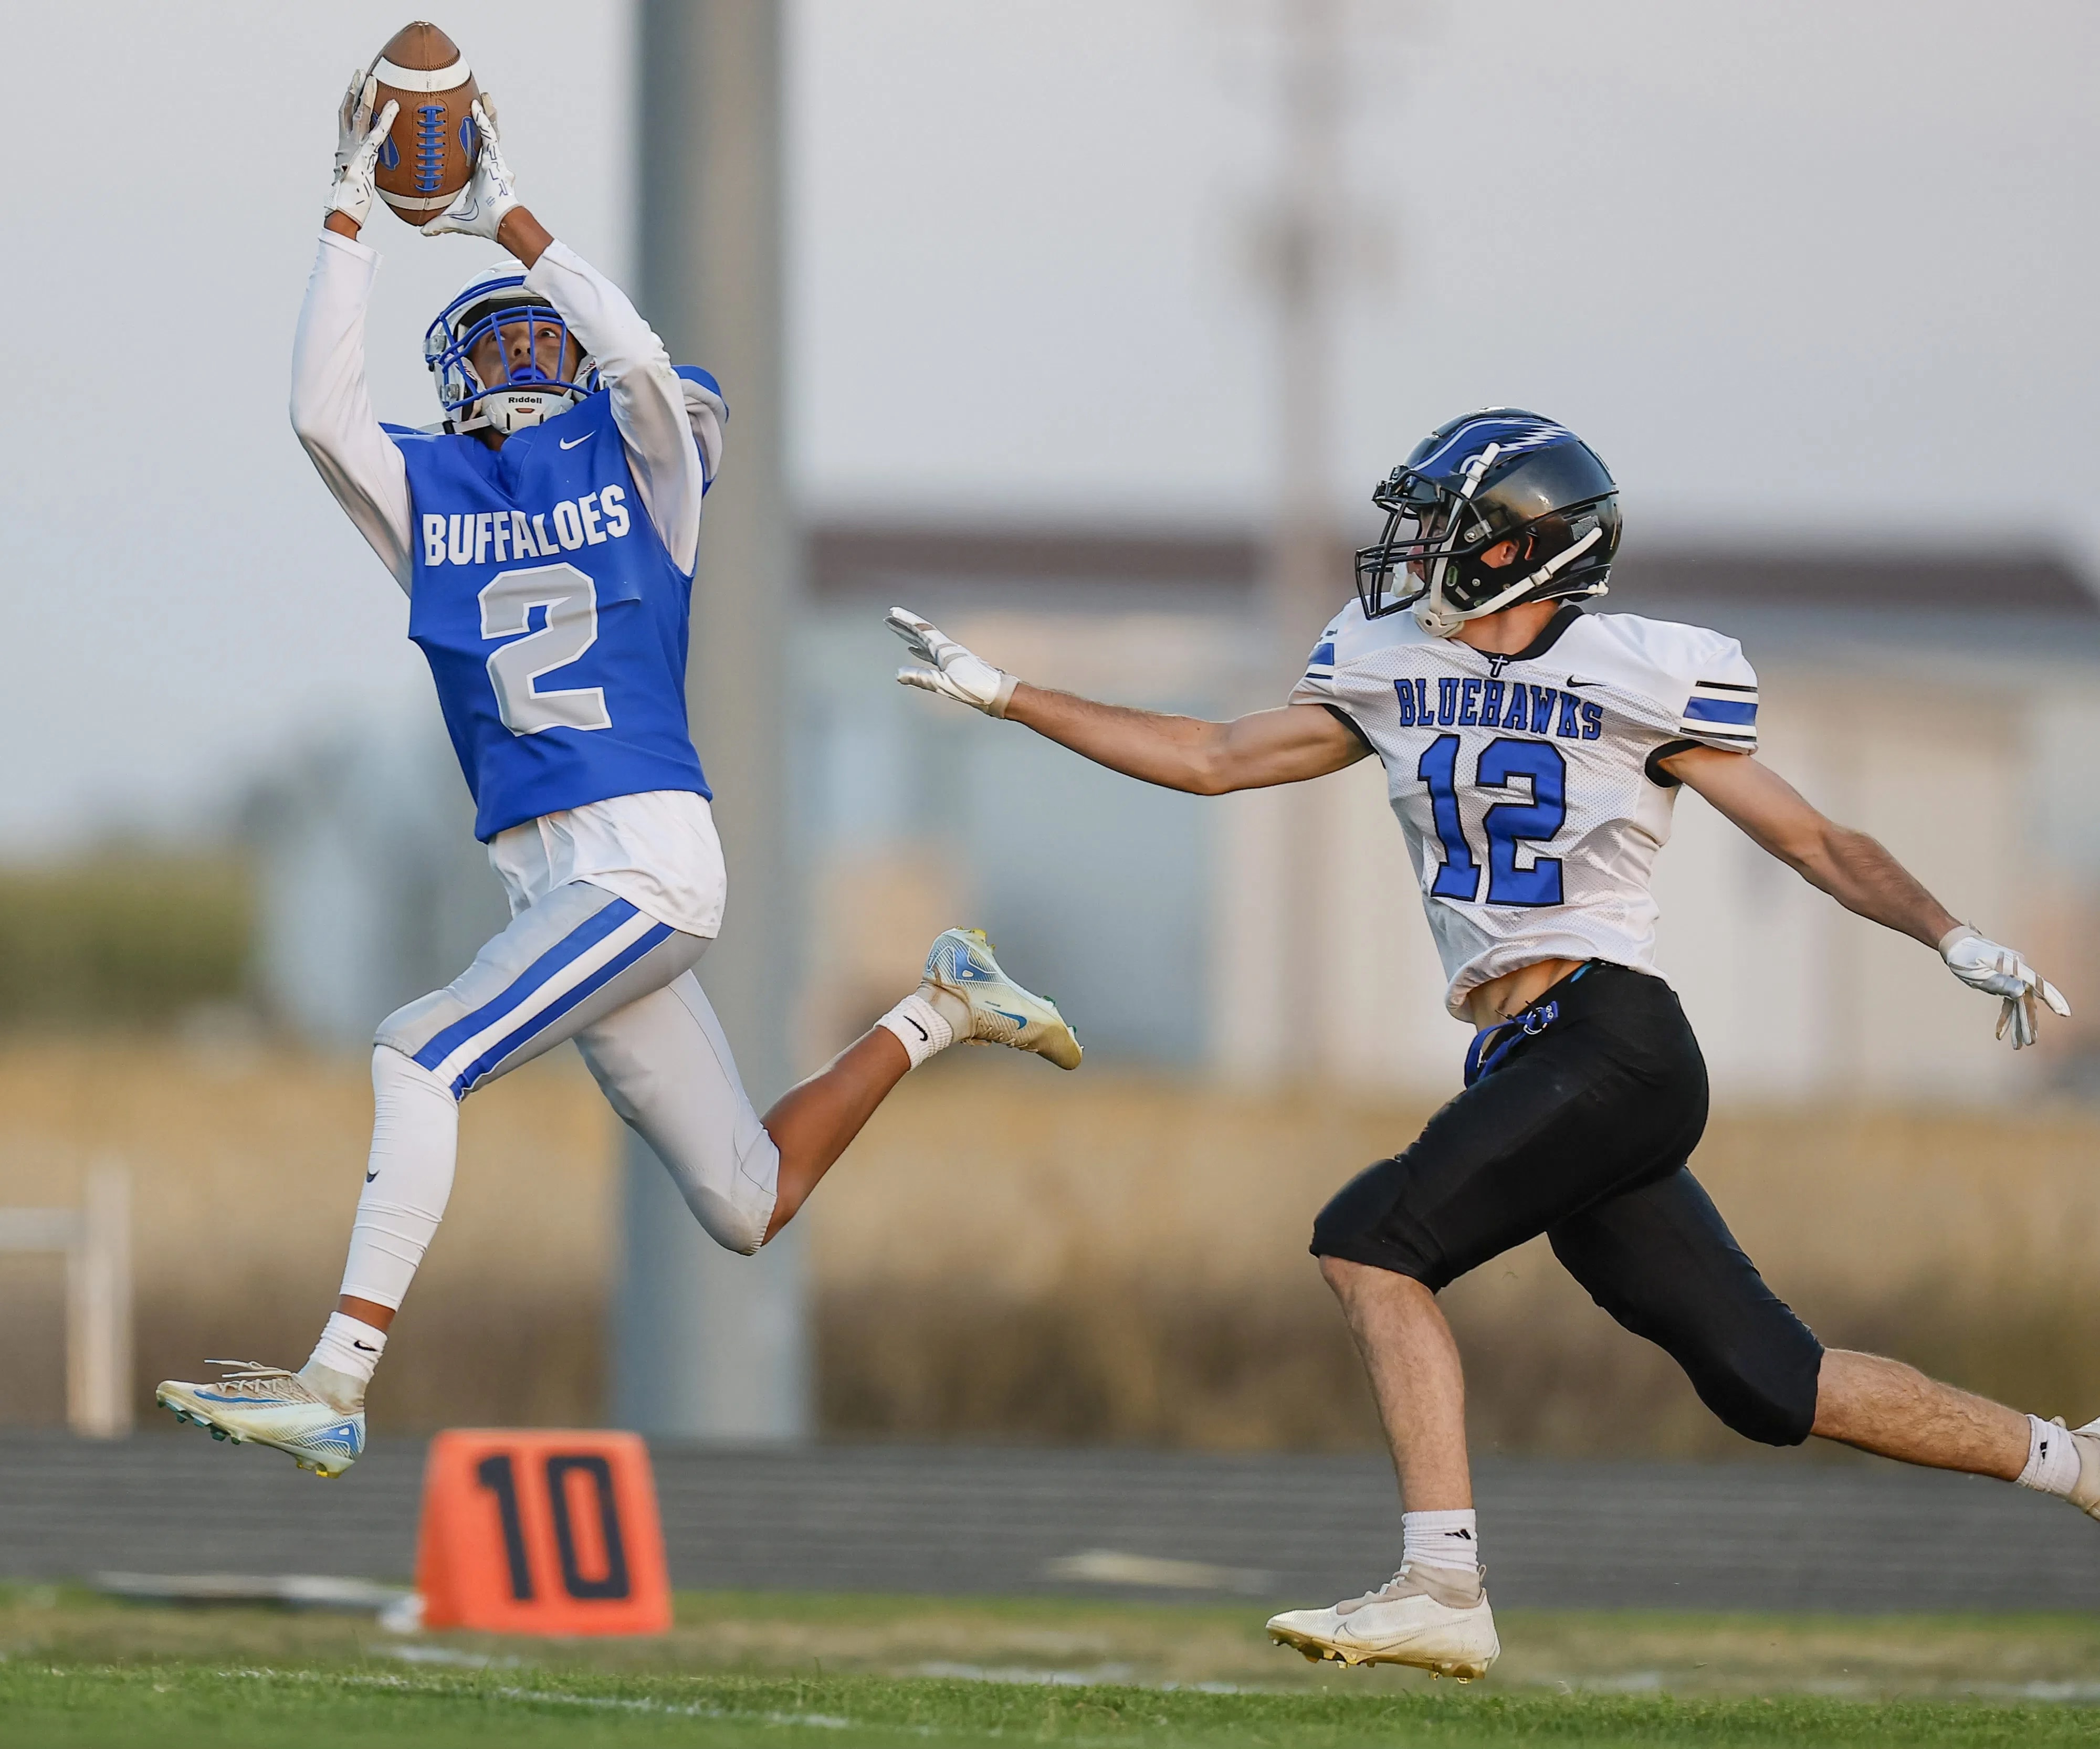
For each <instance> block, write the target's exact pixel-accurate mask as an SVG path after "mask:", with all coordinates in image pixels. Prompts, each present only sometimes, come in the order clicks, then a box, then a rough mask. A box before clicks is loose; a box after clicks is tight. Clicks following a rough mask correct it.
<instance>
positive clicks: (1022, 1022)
mask: <svg viewBox="0 0 2100 1749" xmlns="http://www.w3.org/2000/svg"><path fill="white" fill-rule="evenodd" d="M992 1012H993V1013H994V1014H995V1015H999V1017H1000V1018H1001V1019H1002V1020H1011V1021H1012V1022H1013V1024H1015V1025H1016V1026H1026V1025H1027V1024H1028V1017H1027V1016H1026V1015H1020V1014H1008V1012H1007V1011H1006V1010H1005V1009H1004V1008H995V1009H993V1010H992Z"/></svg>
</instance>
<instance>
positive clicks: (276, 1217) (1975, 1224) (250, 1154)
mask: <svg viewBox="0 0 2100 1749" xmlns="http://www.w3.org/2000/svg"><path fill="white" fill-rule="evenodd" d="M0 1112H6V1114H7V1122H6V1124H5V1126H0V1204H4V1205H57V1204H64V1203H68V1202H70V1201H73V1200H74V1198H75V1197H76V1196H77V1190H78V1186H79V1183H80V1180H81V1178H82V1174H83V1173H84V1171H85V1170H86V1167H87V1166H88V1165H90V1163H91V1162H92V1161H95V1160H96V1159H98V1158H103V1157H114V1158H118V1159H121V1160H122V1161H125V1162H126V1163H127V1164H128V1165H130V1169H131V1170H132V1172H133V1174H134V1178H135V1249H136V1255H137V1264H136V1272H137V1350H138V1368H137V1377H136V1381H135V1382H136V1389H137V1394H138V1398H139V1402H140V1403H141V1406H142V1412H143V1409H144V1408H145V1406H146V1405H147V1404H148V1401H149V1399H150V1393H151V1388H152V1382H153V1381H154V1380H155V1379H157V1378H160V1377H167V1376H170V1375H171V1374H173V1375H182V1374H185V1373H192V1372H195V1371H196V1368H198V1366H199V1364H201V1361H202V1360H203V1359H204V1358H205V1356H207V1355H236V1356H240V1357H244V1358H245V1357H250V1356H252V1357H253V1358H255V1359H262V1360H268V1361H272V1362H277V1363H282V1364H298V1362H299V1361H300V1360H301V1359H302V1358H303V1357H304V1355H305V1354H306V1352H307V1348H308V1347H309V1346H311V1341H312V1339H313V1337H314V1334H315V1332H316V1330H317V1329H318V1328H319V1327H320V1323H321V1320H322V1319H324V1317H325V1315H326V1314H327V1312H328V1311H329V1307H330V1306H331V1304H332V1303H333V1297H334V1294H335V1289H336V1284H337V1278H338V1274H339V1271H340V1268H341V1265H342V1250H343V1245H344V1242H345V1240H346V1236H347V1234H348V1231H349V1225H350V1219H351V1210H352V1209H353V1207H354V1206H355V1202H356V1198H357V1194H358V1191H359V1188H360V1185H361V1183H362V1165H363V1160H364V1145H365V1138H366V1131H367V1126H368V1122H369V1117H370V1093H369V1090H368V1086H367V1084H366V1081H365V1073H364V1065H363V1064H360V1063H358V1062H355V1061H346V1060H337V1059H333V1058H321V1057H315V1056H310V1055H300V1054H298V1053H294V1052H291V1051H282V1050H279V1049H276V1048H274V1047H266V1046H253V1045H248V1046H243V1045H238V1044H232V1045H229V1044H227V1043H226V1042H223V1041H222V1042H217V1043H193V1044H188V1045H186V1044H183V1043H181V1042H165V1041H161V1042H155V1041H152V1040H147V1039H135V1038H134V1039H127V1038H99V1039H97V1038H83V1039H77V1040H74V1041H71V1042H52V1043H42V1044H37V1043H24V1042H16V1043H13V1044H8V1045H5V1046H0ZM1426 1115H1427V1112H1426V1110H1425V1108H1423V1107H1422V1106H1420V1105H1418V1104H1407V1103H1397V1102H1392V1101H1387V1100H1381V1099H1375V1098H1371V1097H1366V1096H1362V1095H1352V1094H1346V1093H1340V1092H1337V1091H1335V1090H1304V1091H1302V1092H1298V1093H1279V1094H1264V1093H1255V1092H1249V1091H1246V1090H1234V1089H1232V1088H1229V1087H1225V1086H1217V1085H1214V1084H1209V1083H1203V1082H1173V1081H1164V1080H1158V1079H1152V1078H1146V1077H1136V1076H1123V1075H1117V1074H1114V1073H1101V1072H1099V1071H1096V1070H1095V1069H1093V1068H1091V1067H1090V1068H1088V1069H1087V1070H1086V1071H1084V1072H1083V1073H1081V1074H1079V1075H1077V1076H1074V1077H1070V1078H1067V1077H1062V1076H1052V1075H1051V1074H1049V1073H1047V1072H1044V1071H1043V1070H1042V1068H1041V1065H1039V1064H1035V1063H1033V1062H1008V1061H1007V1060H1004V1059H1003V1058H995V1057H993V1056H991V1055H990V1054H988V1053H978V1052H957V1053H954V1054H953V1055H951V1056H950V1057H948V1058H945V1059H942V1060H940V1061H939V1062H937V1064H934V1065H933V1066H931V1067H930V1068H928V1069H927V1070H924V1071H922V1072H921V1073H919V1074H916V1075H914V1076H913V1077H911V1079H910V1080H909V1081H907V1082H906V1084H905V1085H904V1086H903V1087H902V1088H901V1089H900V1090H899V1091H898V1095H896V1096H895V1097H894V1098H893V1099H892V1100H891V1101H890V1102H889V1104H887V1105H886V1106H885V1107H884V1108H883V1109H882V1111H881V1112H879V1113H878V1114H877V1116H876V1120H875V1121H874V1122H873V1123H872V1124H871V1126H869V1129H868V1130H867V1133H866V1134H864V1136H863V1137H862V1139H861V1141H860V1142H859V1143H858V1144H856V1146H855V1147H854V1148H853V1149H852V1150H851V1151H850V1152H849V1153H848V1154H847V1156H846V1157H845V1160H844V1161H842V1162H841V1164H840V1165H839V1166H838V1167H837V1168H836V1171H835V1173H834V1174H833V1176H832V1178H831V1179H829V1180H828V1181H827V1183H825V1185H824V1186H823V1189H822V1190H821V1191H820V1192H818V1196H817V1197H816V1199H815V1200H814V1202H813V1204H812V1205H811V1206H810V1210H809V1212H808V1214H806V1215H805V1217H804V1218H805V1219H806V1220H807V1221H808V1222H809V1223H810V1234H811V1240H812V1243H811V1246H810V1261H811V1271H812V1277H813V1280H812V1289H813V1319H812V1341H813V1343H814V1349H815V1355H816V1359H817V1377H818V1393H819V1410H820V1417H821V1425H822V1427H823V1431H824V1432H825V1433H826V1434H828V1435H832V1436H836V1437H842V1438H898V1439H925V1438H972V1439H1011V1440H1051V1441H1092V1440H1110V1441H1132V1442H1145V1443H1170V1444H1183V1445H1202V1446H1214V1447H1345V1446H1352V1445H1364V1444H1369V1443H1372V1442H1374V1439H1375V1438H1376V1429H1375V1424H1374V1419H1373V1416H1372V1413H1371V1410H1370V1403H1369V1401H1368V1399H1367V1397H1366V1395H1365V1390H1364V1388H1363V1386H1362V1383H1361V1379H1360V1377H1359V1374H1358V1369H1357V1362H1356V1359H1355V1356H1354V1355H1353V1353H1352V1350H1351V1348H1350V1345H1349V1343H1348V1338H1347V1336H1346V1334H1345V1333H1344V1332H1343V1328H1342V1325H1341V1323H1340V1320H1339V1317H1338V1316H1337V1315H1336V1313H1335V1309H1334V1307H1333V1306H1332V1304H1331V1303H1330V1300H1329V1298H1328V1296H1327V1294H1326V1289H1324V1288H1323V1287H1322V1286H1321V1284H1320V1281H1319V1279H1318V1275H1317V1270H1316V1267H1315V1266H1314V1264H1313V1262H1312V1259H1311V1258H1309V1257H1308V1256H1307V1254H1306V1252H1305V1240H1306V1236H1307V1233H1308V1228H1309V1227H1310V1223H1311V1220H1312V1214H1313V1212H1314V1211H1315V1210H1316V1209H1317V1208H1318V1207H1319V1205H1320V1204H1321V1201H1324V1200H1325V1198H1326V1196H1328V1195H1329V1194H1330V1192H1331V1191H1332V1190H1333V1189H1334V1187H1335V1186H1336V1185H1338V1184H1339V1183H1341V1182H1342V1181H1343V1179H1344V1178H1347V1177H1348V1175H1349V1174H1352V1173H1353V1172H1354V1171H1356V1170H1358V1169H1359V1168H1360V1167H1361V1166H1362V1165H1365V1164H1366V1163H1368V1162H1369V1161H1372V1160H1374V1159H1376V1158H1378V1157H1379V1156H1382V1155H1383V1154H1387V1153H1390V1152H1393V1151H1394V1150H1395V1149H1396V1148H1399V1147H1401V1146H1402V1145H1404V1143H1405V1142H1406V1141H1407V1140H1408V1139H1410V1137H1411V1136H1412V1135H1413V1134H1414V1131H1415V1130H1416V1129H1417V1128H1418V1126H1419V1124H1420V1122H1421V1121H1422V1119H1423V1117H1425V1116H1426ZM2097 1158H2100V1118H2096V1117H2094V1116H2093V1115H2090V1114H2089V1113H2088V1112H2085V1111H2083V1110H2081V1109H2080V1108H2076V1107H2071V1106H2065V1107H2063V1108H2046V1107H2042V1108H2034V1109H2030V1110H2027V1111H2023V1112H1983V1111H1961V1110H1955V1109H1948V1110H1942V1111H1922V1110H1908V1111H1874V1110H1859V1109H1845V1108H1833V1109H1829V1110H1816V1111H1807V1110H1800V1111H1754V1110H1726V1109H1724V1110H1723V1111H1720V1112H1717V1113H1716V1114H1715V1117H1714V1122H1713V1124H1712V1126H1711V1127H1710V1130H1709V1133H1708V1136H1707V1139H1706V1141H1705V1144H1704V1146H1702V1148H1701V1149H1700V1152H1699V1153H1698V1156H1696V1159H1695V1161H1694V1162H1693V1165H1694V1169H1695V1170H1696V1171H1697V1172H1698V1173H1699V1174H1700V1175H1701V1178H1702V1179H1704V1180H1705V1183H1707V1185H1708V1186H1709V1187H1710V1189H1711V1190H1712V1191H1713V1192H1714V1196H1715V1198H1716V1200H1717V1201H1718V1203H1719V1204H1720V1205H1721V1208H1722V1209H1723V1212H1724V1213H1725V1214H1727V1216H1728V1218H1729V1219H1730V1221H1731V1223H1732V1225H1733V1227H1734V1228H1735V1231H1736V1235H1737V1236H1738V1237H1739V1238H1740V1240H1741V1241H1742V1242H1743V1244H1744V1245H1745V1248H1746V1249H1748V1250H1749V1253H1750V1254H1751V1255H1752V1256H1753V1257H1754V1258H1756V1259H1757V1260H1758V1263H1759V1264H1760V1265H1761V1267H1762V1268H1763V1270H1764V1271H1765V1274H1766V1276H1767V1280H1770V1281H1771V1284H1772V1285H1773V1286H1774V1288H1775V1289H1776V1290H1777V1291H1778V1292H1779V1293H1781V1294H1782V1295H1783V1296H1784V1297H1786V1298H1787V1299H1789V1301H1790V1302H1792V1303H1793V1305H1794V1306H1795V1307H1796V1308H1797V1309H1798V1311H1801V1313H1802V1315H1804V1316H1805V1317H1806V1318H1807V1319H1808V1320H1809V1321H1810V1322H1811V1324H1813V1325H1814V1326H1815V1328H1816V1329H1817V1331H1818V1333H1820V1335H1821V1336H1822V1337H1824V1340H1825V1341H1828V1342H1831V1343H1833V1344H1842V1345H1844V1346H1860V1347H1867V1348H1871V1349H1875V1350H1880V1351H1882V1352H1886V1353H1890V1354H1894V1355H1899V1356H1900V1357H1902V1358H1904V1359H1908V1360H1910V1361H1913V1362H1914V1363H1915V1364H1918V1365H1920V1366H1922V1367H1924V1368H1926V1369H1927V1370H1928V1371H1930V1372H1935V1373H1936V1374H1938V1375H1939V1376H1941V1377H1946V1378H1949V1379H1952V1380H1953V1381H1957V1382H1958V1383H1960V1384H1962V1385H1965V1386H1970V1387H1971V1388H1973V1389H1975V1390H1983V1391H1986V1392H1988V1393H1990V1394H1992V1395H1996V1396H1999V1397H2001V1398H2004V1399H2007V1400H2010V1401H2012V1402H2014V1403H2018V1404H2019V1405H2021V1406H2022V1407H2025V1408H2034V1409H2036V1410H2039V1411H2040V1412H2043V1413H2045V1414H2054V1413H2063V1414H2067V1415H2069V1416H2073V1417H2074V1418H2076V1419H2080V1420H2082V1419H2084V1418H2085V1417H2087V1416H2090V1415H2092V1414H2093V1413H2094V1412H2100V1355H2096V1353H2095V1350H2094V1345H2093V1343H2092V1342H2091V1341H2089V1340H2087V1339H2086V1335H2085V1333H2086V1332H2088V1331H2089V1330H2090V1329H2091V1328H2093V1324H2094V1320H2095V1316H2096V1314H2100V1289H2096V1288H2095V1287H2094V1285H2093V1270H2092V1259H2093V1257H2094V1255H2095V1249H2096V1242H2100V1179H2096V1174H2095V1172H2094V1162H2095V1161H2096V1159H2097ZM616 1160H617V1126H616V1124H615V1120H614V1119H613V1118H612V1117H611V1115H610V1114H609V1113H608V1112H607V1110H606V1109H605V1108H604V1106H603V1104H602V1101H601V1100H600V1099H599V1097H598V1093H597V1091H596V1089H595V1088H594V1087H593V1086H592V1084H591V1082H589V1078H588V1077H586V1076H585V1074H584V1073H583V1072H582V1070H581V1068H580V1065H578V1064H576V1061H575V1060H574V1059H573V1057H572V1056H571V1055H567V1054H566V1053H564V1054H562V1055H558V1056H557V1057H555V1058H554V1059H551V1060H548V1061H546V1062H544V1063H541V1064H536V1065H533V1066H532V1067H530V1068H527V1069H526V1070H524V1071H522V1072H521V1073H518V1074H516V1075H514V1076H512V1077H510V1078H509V1079H507V1080H506V1081H505V1082H501V1083H500V1084H498V1085H497V1086H494V1087H492V1088H490V1089H487V1090H484V1091H483V1092H481V1093H479V1094H477V1095H475V1096H474V1098H473V1099H470V1101H469V1102H468V1104H467V1105H466V1108H465V1114H464V1122H463V1125H462V1131H461V1161H460V1170H459V1175H458V1181H457V1188H456V1190H455V1192H454V1195H453V1199H452V1208H451V1211H450V1213H449V1214H448V1218H447V1219H446V1222H445V1224H444V1227H443V1230H442V1231H440V1233H439V1236H438V1240H437V1243H436V1245H435V1246H434V1248H433V1249H432V1252H431V1254H430V1259H429V1261H428V1262H427V1263H426V1267H425V1269H424V1271H423V1273H422V1275H421V1278H420V1279H419V1280H418V1281H417V1284H416V1288H415V1291H414V1292H413V1293H412V1295H411V1296H410V1297H409V1300H408V1305H407V1306H406V1307H405V1309H404V1312H403V1314H402V1316H401V1318H400V1319H399V1323H398V1324H397V1325H396V1326H395V1337H394V1338H393V1341H392V1342H391V1343H390V1349H389V1353H388V1356H387V1359H386V1364H385V1366H384V1367H383V1368H382V1371H381V1373H380V1377H379V1380H378V1382H377V1386H376V1388H375V1390H374V1394H373V1414H374V1417H375V1421H376V1423H377V1425H378V1427H379V1428H380V1429H381V1430H385V1429H386V1428H389V1427H391V1428H395V1429H400V1430H406V1429H410V1428H423V1427H430V1426H435V1425H441V1424H443V1423H448V1422H449V1423H455V1424H457V1423H463V1422H490V1421H494V1422H522V1423H535V1422H537V1423H546V1424H562V1423H579V1422H590V1421H595V1420H597V1419H598V1418H599V1417H600V1416H601V1415H602V1412H603V1404H604V1390H603V1385H604V1377H605V1374H604V1368H603V1366H602V1347H603V1340H604V1327H605V1306H606V1303H607V1290H608V1285H609V1283H610V1281H611V1279H612V1275H613V1272H614V1271H615V1270H616V1269H617V1267H618V1258H617V1254H616V1236H615V1232H614V1231H613V1228H612V1223H611V1209H612V1207H613V1205H614V1200H615V1199H614V1196H613V1189H614V1186H613V1183H612V1178H613V1174H614V1172H615V1165H616ZM1445 1299H1446V1304H1447V1306H1448V1307H1449V1311H1450V1314H1451V1316H1452V1320H1453V1323H1454V1326H1455V1327H1456V1328H1457V1330H1458V1336H1459V1340H1460V1342H1461V1344H1462V1348H1463V1350H1464V1353H1465V1355H1466V1359H1467V1368H1468V1377H1469V1389H1470V1399H1469V1414H1470V1417H1471V1426H1472V1431H1473V1438H1474V1440H1475V1442H1476V1447H1478V1448H1480V1449H1483V1450H1502V1451H1553V1452H1591V1453H1605V1452H1648V1453H1658V1454H1661V1453H1667V1454H1674V1455H1696V1456H1716V1455H1739V1454H1741V1453H1745V1452H1749V1451H1751V1450H1753V1449H1754V1448H1753V1447H1749V1446H1748V1445H1746V1444H1745V1443H1744V1442H1742V1441H1741V1440H1740V1439H1738V1438H1736V1436H1735V1435H1734V1434H1730V1433H1728V1432H1727V1431H1726V1430H1724V1429H1723V1428H1721V1427H1720V1426H1719V1425H1718V1424H1717V1423H1715V1422H1714V1421H1712V1419H1711V1418H1710V1416H1708V1415H1707V1414H1706V1413H1705V1411H1704V1410H1703V1409H1702V1408H1701V1407H1700V1405H1699V1404H1698V1403H1697V1401H1696V1399H1694V1398H1693V1396H1692V1393H1691V1391H1690V1390H1689V1388H1688V1386H1686V1385H1685V1384H1684V1382H1683V1379H1682V1378H1681V1377H1679V1374H1678V1373H1677V1372H1676V1370H1675V1368H1674V1367H1673V1366H1672V1365H1671V1364H1670V1362H1669V1361H1668V1360H1667V1359H1665V1357H1664V1356H1662V1355H1661V1354H1660V1353H1659V1352H1658V1351H1657V1350H1655V1349H1653V1348H1652V1347H1651V1346H1648V1344H1647V1343H1645V1342H1643V1341H1639V1339H1637V1338H1635V1337H1631V1336H1629V1335H1627V1334H1626V1333H1624V1332H1623V1331H1621V1330H1620V1329H1618V1328H1617V1327H1616V1326H1615V1325H1614V1324H1612V1322H1611V1321H1610V1319H1608V1318H1607V1317H1606V1316H1605V1315H1604V1314H1603V1313H1601V1312H1600V1311H1598V1310H1597V1309H1596V1308H1595V1306H1592V1305H1590V1302H1589V1301H1588V1299H1587V1297H1586V1296H1585V1295H1584V1294H1583V1293H1582V1292H1581V1290H1580V1289H1577V1288H1576V1287H1575V1286H1574V1285H1573V1283H1572V1282H1570V1281H1569V1280H1568V1278H1567V1277H1566V1276H1565V1275H1564V1274H1563V1273H1562V1272H1561V1271H1560V1267H1559V1266H1558V1265H1557V1264H1556V1263H1555V1262H1554V1261H1553V1259H1552V1258H1551V1254H1550V1253H1548V1252H1547V1251H1546V1249H1545V1248H1544V1246H1543V1245H1542V1244H1533V1245H1528V1246H1526V1247H1524V1249H1521V1250H1519V1251H1517V1252H1515V1253H1511V1255H1510V1256H1508V1257H1507V1258H1502V1259H1499V1260H1498V1261H1497V1262H1494V1263H1493V1264H1491V1265H1489V1266H1488V1267H1485V1268H1484V1269H1482V1270H1480V1271H1476V1274H1475V1275H1472V1276H1471V1277H1469V1278H1467V1279H1466V1280H1462V1281H1461V1282H1459V1283H1458V1284H1455V1285H1454V1287H1453V1288H1452V1289H1449V1292H1448V1293H1447V1294H1446V1296H1445ZM0 1328H6V1329H7V1331H8V1332H9V1333H10V1337H11V1339H10V1340H9V1341H7V1342H5V1343H0V1417H4V1418H7V1419H11V1420H15V1421H57V1420H58V1419H59V1418H60V1414H61V1412H62V1407H63V1387H62V1377H63V1373H62V1365H61V1356H60V1285H59V1277H58V1271H57V1267H56V1265H55V1262H50V1261H48V1260H43V1259H36V1258H0Z"/></svg>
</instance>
